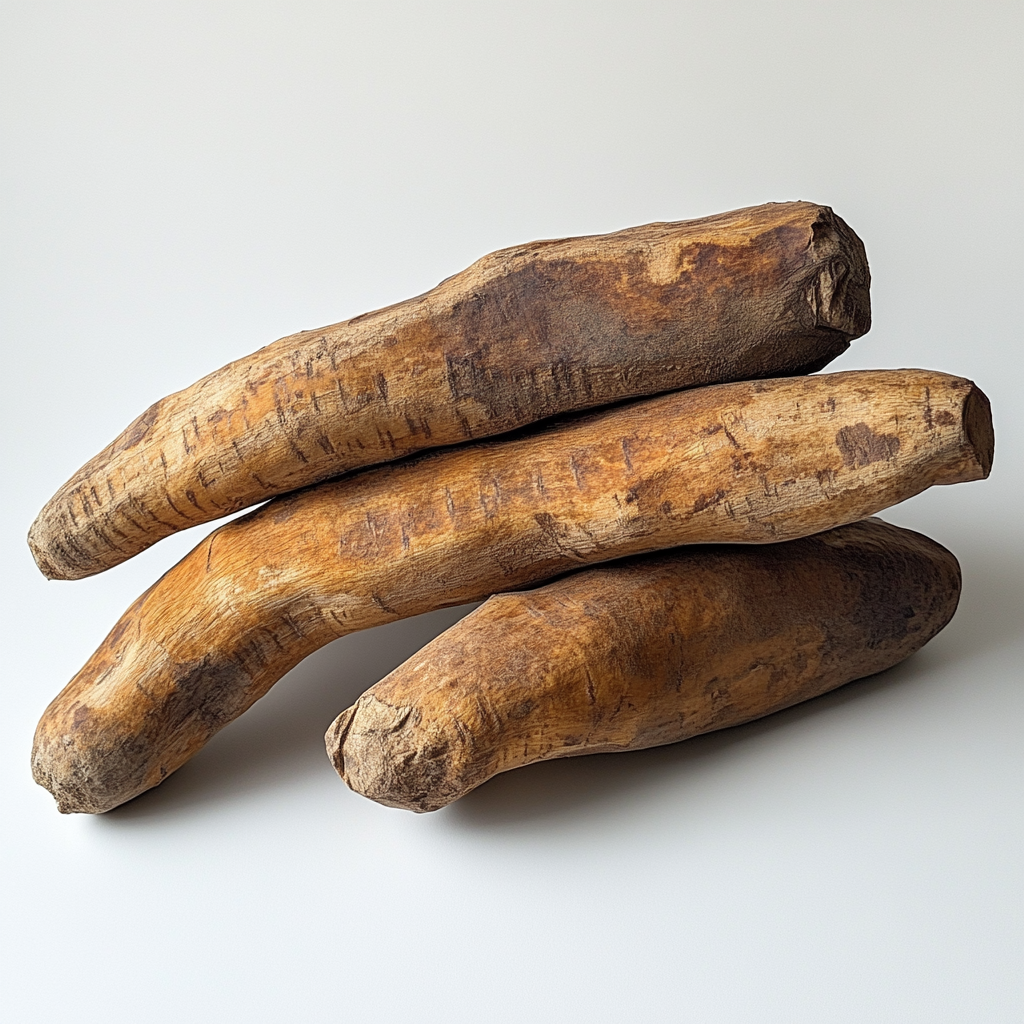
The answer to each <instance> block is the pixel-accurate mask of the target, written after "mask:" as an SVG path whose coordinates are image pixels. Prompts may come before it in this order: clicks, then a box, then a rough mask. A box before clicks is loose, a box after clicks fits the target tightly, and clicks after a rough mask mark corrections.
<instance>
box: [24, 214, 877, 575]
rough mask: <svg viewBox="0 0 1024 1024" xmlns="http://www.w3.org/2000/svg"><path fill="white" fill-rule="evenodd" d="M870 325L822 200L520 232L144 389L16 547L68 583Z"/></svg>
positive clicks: (847, 336) (778, 364) (778, 358)
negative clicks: (356, 484)
mask: <svg viewBox="0 0 1024 1024" xmlns="http://www.w3.org/2000/svg"><path fill="white" fill-rule="evenodd" d="M869 324H870V311H869V299H868V266H867V260H866V258H865V255H864V247H863V245H862V244H861V242H860V239H858V238H857V236H856V235H855V234H854V233H853V232H852V231H851V230H850V229H849V228H848V227H847V226H846V224H844V223H843V221H842V220H840V219H839V218H838V217H837V216H836V215H835V214H834V213H833V212H832V211H831V210H830V209H829V208H828V207H824V206H817V205H815V204H813V203H802V202H800V203H770V204H768V205H765V206H757V207H752V208H750V209H746V210H737V211H735V212H732V213H725V214H719V215H717V216H714V217H706V218H704V219H701V220H693V221H682V222H679V223H669V224H648V225H645V226H643V227H637V228H630V229H627V230H625V231H619V232H617V233H615V234H610V235H597V236H591V237H588V238H569V239H564V240H561V241H548V242H535V243H533V244H530V245H521V246H517V247H515V248H511V249H504V250H501V251H499V252H495V253H492V254H491V255H489V256H485V257H484V258H483V259H481V260H479V261H477V262H476V263H474V264H473V265H472V266H471V267H469V268H468V269H467V270H464V271H463V272H462V273H460V274H456V275H455V276H454V277H450V278H448V279H447V280H446V281H443V282H442V283H441V284H439V285H438V286H437V287H436V288H434V289H433V290H431V291H429V292H427V293H426V294H424V295H421V296H419V297H418V298H414V299H409V300H408V301H406V302H401V303H399V304H397V305H395V306H390V307H388V308H386V309H382V310H378V311H377V312H374V313H367V314H364V315H362V316H357V317H355V318H354V319H352V320H347V321H345V322H343V323H340V324H335V325H334V326H331V327H324V328H321V329H319V330H315V331H303V332H301V333H300V334H295V335H292V336H291V337H287V338H282V339H281V340H280V341H276V342H274V343H273V344H272V345H268V346H266V347H265V348H263V349H260V350H259V351H258V352H256V353H254V354H253V355H250V356H247V357H245V358H243V359H239V360H236V361H235V362H233V363H229V364H228V365H227V366H225V367H223V368H221V369H219V370H217V371H215V372H214V373H212V374H210V375H209V376H207V377H204V378H203V379H202V380H200V381H198V382H197V383H195V384H193V385H192V386H191V387H188V388H185V389H184V390H183V391H178V392H176V393H175V394H172V395H169V396H167V397H166V398H163V399H161V400H160V401H158V402H157V403H156V404H155V405H153V406H151V407H150V408H149V409H147V410H146V412H144V413H143V414H142V415H141V416H139V417H138V419H136V420H135V421H134V422H133V423H132V424H131V425H130V426H129V427H128V428H127V429H126V430H125V431H124V432H123V433H122V434H121V435H120V436H119V437H118V438H117V439H116V440H114V441H113V442H112V443H111V444H110V445H109V446H108V447H107V448H106V449H105V450H104V451H102V452H100V453H99V454H98V455H97V456H96V457H95V458H93V459H92V460H91V461H89V462H88V463H86V464H85V465H84V466H83V467H82V468H81V469H80V470H79V471H78V472H77V473H75V475H74V476H73V477H72V478H71V479H70V480H69V481H68V482H67V483H66V484H64V486H63V487H61V488H60V490H59V491H57V493H56V494H55V495H54V496H53V497H52V498H51V499H50V501H49V502H47V504H46V506H45V507H44V508H43V510H42V511H41V512H40V513H39V515H38V517H37V518H36V520H35V522H34V523H33V524H32V527H31V529H30V531H29V546H30V547H31V549H32V553H33V555H34V557H35V559H36V562H37V563H38V565H39V568H40V569H41V570H42V571H43V573H45V574H46V575H47V576H49V577H51V578H57V579H79V578H81V577H84V576H89V575H92V574H93V573H97V572H101V571H102V570H104V569H108V568H110V567H111V566H114V565H117V564H118V563H120V562H123V561H124V560H125V559H127V558H130V557H131V556H132V555H135V554H138V553H139V552H140V551H142V550H143V549H144V548H146V547H148V546H149V545H150V544H152V543H154V542H155V541H158V540H160V538H162V537H166V536H168V535H169V534H172V533H174V532H175V531H177V530H182V529H184V528H186V527H189V526H194V525H196V524H197V523H205V522H209V521H211V520H214V519H218V518H220V517H222V516H225V515H227V514H228V513H231V512H235V511H237V510H239V509H242V508H246V507H248V506H250V505H255V504H258V503H259V502H262V501H265V500H266V499H267V498H270V497H273V496H274V495H279V494H283V493H285V492H288V491H293V490H296V489H298V488H302V487H306V486H308V485H310V484H314V483H317V482H319V481H322V480H325V479H327V478H329V477H335V476H339V475H340V474H342V473H345V472H348V471H350V470H354V469H359V468H361V467H365V466H369V465H373V464H376V463H382V462H389V461H392V460H394V459H397V458H399V457H401V456H405V455H409V454H411V453H413V452H416V451H419V450H422V449H426V448H436V447H439V446H445V445H452V444H456V443H462V442H465V441H467V440H470V439H473V438H481V437H488V436H491V435H495V434H500V433H502V432H505V431H510V430H513V429H516V428H520V427H523V426H526V425H528V424H530V423H533V422H535V421H537V420H541V419H544V418H546V417H550V416H553V415H556V414H561V413H566V412H573V411H577V410H582V409H588V408H596V407H598V406H602V405H608V404H611V403H614V402H618V401H621V400H623V399H628V398H634V397H638V396H644V395H653V394H657V393H660V392H666V391H672V390H676V389H680V388H689V387H693V386H696V385H704V384H714V383H719V382H723V381H731V380H743V379H750V378H765V377H779V376H786V375H788V374H798V373H808V372H810V371H812V370H819V369H821V368H822V367H823V366H824V365H825V364H826V363H828V362H829V361H830V360H832V359H834V358H835V357H836V356H837V355H839V354H840V353H841V352H843V351H844V350H845V349H846V348H847V347H848V345H849V343H850V341H851V339H853V338H857V337H859V336H860V335H862V334H863V333H864V332H865V331H867V329H868V327H869Z"/></svg>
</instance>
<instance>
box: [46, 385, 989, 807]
mask: <svg viewBox="0 0 1024 1024" xmlns="http://www.w3.org/2000/svg"><path fill="white" fill-rule="evenodd" d="M992 446H993V436H992V424H991V418H990V413H989V409H988V402H987V400H986V399H985V396H984V395H983V394H982V393H981V392H980V391H979V390H978V389H977V388H976V387H975V386H974V385H973V384H972V383H971V382H970V381H968V380H964V379H963V378H961V377H951V376H949V375H948V374H942V373H936V372H932V371H928V370H877V371H855V372H849V373H837V374H828V375H822V376H817V377H793V378H786V379H782V380H773V381H757V382H746V383H740V384H720V385H716V386H714V387H709V388H700V389H696V390H693V391H682V392H677V393H675V394H671V395H665V396H662V397H659V398H651V399H646V400H643V401H639V402H635V403H633V404H632V405H628V406H620V407H618V408H615V409H609V410H604V411H602V412H598V413H592V414H590V415H588V416H586V417H583V418H580V419H576V420H572V421H568V422H564V423H558V424H553V425H550V426H548V427H546V428H543V429H537V430H535V431H534V432H532V433H530V434H528V435H526V436H522V437H518V438H515V439H509V440H506V441H496V442H487V443H477V444H474V445H468V446H466V447H464V448H456V449H452V450H449V451H445V452H439V453H435V454H432V455H426V456H420V457H419V458H417V459H414V460H409V461H407V462H402V463H397V464H392V465H389V466H383V467H378V468H376V469H371V470H366V471H365V472H363V473H361V474H359V475H358V476H353V477H349V478H346V479H344V480H339V481H336V482H332V483H326V484H321V485H320V486H318V487H314V488H311V489H310V490H308V491H303V492H300V493H298V494H295V495H291V496H288V497H285V498H280V499H277V500H275V501H272V502H270V503H269V504H268V505H266V506H265V507H264V508H261V509H258V510H256V511H255V512H252V513H250V514H249V515H248V516H246V517H243V518H241V519H237V520H235V521H233V522H231V523H228V524H226V525H225V526H223V527H221V528H220V529H219V530H217V531H215V532H214V533H213V534H211V536H210V537H209V538H208V539H207V540H206V541H204V542H203V543H202V544H200V545H199V546H198V547H197V548H196V549H195V550H193V551H192V552H191V553H190V554H189V555H187V556H186V557H185V558H184V559H182V561H181V562H179V563H178V564H177V565H176V566H175V567H174V568H173V569H171V570H170V572H168V573H167V574H166V575H165V576H164V577H163V578H162V579H161V580H160V581H159V582H158V583H157V584H156V585H155V586H153V587H151V588H150V589H149V590H148V591H147V592H146V593H145V594H143V595H142V597H140V598H139V599H138V601H136V602H135V604H134V605H132V607H131V608H129V609H128V611H127V612H126V613H125V614H124V615H123V616H122V618H121V620H120V622H118V624H117V625H116V626H115V628H114V630H113V631H112V632H111V634H110V635H109V636H108V637H107V639H106V640H105V641H104V643H103V644H102V645H101V646H100V648H99V650H97V652H96V653H95V654H94V655H93V656H92V658H91V659H90V660H89V662H88V663H87V664H86V665H85V667H84V668H83V669H82V670H81V672H80V673H79V674H78V675H77V676H76V677H75V678H74V679H73V680H72V681H71V682H70V683H69V684H68V686H67V687H65V689H64V691H63V692H62V693H61V694H60V695H59V696H58V697H57V698H56V700H54V702H53V703H52V704H51V705H50V707H49V708H48V709H47V710H46V712H45V714H44V715H43V718H42V721H41V722H40V723H39V727H38V729H37V731H36V744H35V749H34V752H33V766H34V772H35V777H36V779H37V781H39V782H40V783H41V784H42V785H44V786H46V787H47V788H48V789H49V790H50V791H51V792H52V793H53V794H54V795H55V796H56V798H57V802H58V805H59V806H60V808H61V810H64V811H104V810H108V809H109V808H111V807H114V806H116V805H117V804H119V803H123V802H124V801H125V800H128V799H130V798H131V797H133V796H136V795H137V794H139V793H141V792H142V791H143V790H146V789H149V788H150V787H151V786H155V785H157V783H159V782H161V781H162V780H163V779H164V778H165V777H166V776H167V774H168V773H169V772H172V771H174V770H175V769H176V768H178V767H180V766H181V765H182V764H183V763H184V762H185V761H186V760H187V759H188V758H189V757H191V756H192V755H193V754H194V753H195V752H196V751H197V750H199V748H200V747H202V746H203V744H204V743H206V741H207V740H208V739H209V738H210V737H211V736H212V735H213V734H214V733H215V732H216V731H217V730H218V729H220V728H221V727H223V726H224V725H226V724H227V723H228V722H230V721H231V720H232V719H234V718H236V717H237V716H238V715H240V714H241V713H242V712H243V711H244V710H245V709H246V708H247V707H249V705H251V704H252V703H253V701H255V700H256V699H257V698H259V697H261V696H262V695H263V694H264V693H266V692H267V690H268V689H269V688H270V687H271V686H272V685H273V684H274V683H275V682H276V681H277V680H278V679H280V678H281V676H282V675H284V673H285V672H287V671H288V670H289V669H290V668H292V667H293V666H294V665H296V664H297V663H298V662H299V661H300V660H301V659H302V658H304V657H305V656H306V655H308V654H310V653H312V651H314V650H315V649H317V648H318V647H321V646H323V645H324V644H325V643H327V642H329V641H330V640H333V639H335V638H336V637H339V636H342V635H344V634H346V633H350V632H353V631H355V630H358V629H364V628H366V627H368V626H374V625H377V624H379V623H383V622H389V621H392V620H394V619H398V618H402V617H404V616H409V615H416V614H418V613H420V612H425V611H428V610H430V609H432V608H440V607H444V606H449V605H456V604H462V603H464V602H467V601H473V600H480V599H482V598H485V597H487V596H488V595H490V594H493V593H496V592H499V591H503V590H510V589H516V588H519V587H523V586H527V585H529V584H532V583H537V582H539V581H541V580H543V579H548V578H550V577H552V576H555V575H559V574H561V573H563V572H566V571H567V570H570V569H574V568H578V567H579V566H582V565H586V564H590V563H596V562H603V561H608V560H611V559H614V558H620V557H624V556H627V555H631V554H640V553H643V552H648V551H654V550H657V549H659V548H667V547H675V546H676V545H680V544H706V543H716V542H740V543H755V544H757V543H768V542H773V541H782V540H789V539H792V538H795V537H800V536H806V535H808V534H812V533H818V532H820V531H821V530H826V529H830V528H832V527H834V526H837V525H842V524H843V523H847V522H852V521H854V520H857V519H862V518H863V517H864V516H866V515H871V514H873V513H875V512H877V511H879V510H880V509H883V508H885V507H887V506H889V505H892V504H895V503H896V502H898V501H901V500H903V499H904V498H908V497H910V496H911V495H913V494H917V493H918V492H919V491H922V490H924V489H925V488H926V487H928V486H930V485H932V484H948V483H956V482H958V481H963V480H976V479H979V478H981V477H984V476H986V475H987V474H988V471H989V467H990V465H991V459H992Z"/></svg>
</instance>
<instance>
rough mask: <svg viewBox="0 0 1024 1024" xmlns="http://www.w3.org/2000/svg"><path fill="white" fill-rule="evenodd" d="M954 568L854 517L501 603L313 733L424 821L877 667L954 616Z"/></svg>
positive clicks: (653, 560) (941, 551)
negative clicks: (528, 771) (520, 773)
mask: <svg viewBox="0 0 1024 1024" xmlns="http://www.w3.org/2000/svg"><path fill="white" fill-rule="evenodd" d="M959 597H960V567H959V565H958V564H957V561H956V559H955V558H954V557H953V555H952V554H950V552H948V551H947V550H946V549H945V548H943V547H941V546H940V545H938V544H936V543H935V542H934V541H931V540H929V539H928V538H926V537H922V536H921V535H920V534H917V533H912V532H911V531H909V530H901V529H899V528H897V527H895V526H890V525H888V524H886V523H883V522H882V521H881V520H878V519H866V520H864V521H862V522H859V523H854V524H852V525H850V526H842V527H840V528H839V529H836V530H830V531H828V532H827V533H823V534H818V535H817V536H814V537H807V538H804V539H802V540H792V541H787V542H786V543H784V544H773V545H768V546H763V547H751V546H747V547H736V546H734V547H697V548H683V549H678V550H676V551H673V552H672V553H670V554H659V555H647V556H642V557H640V558H634V559H629V560H626V561H624V562H617V563H614V564H612V565H606V566H599V567H596V568H593V569H586V570H583V571H582V572H578V573H574V574H573V575H571V576H569V577H567V578H565V579H561V580H558V581H557V582H555V583H549V584H548V585H547V586H544V587H541V588H540V589H538V590H531V591H528V592H526V593H518V594H501V595H498V596H497V597H492V598H491V599H490V600H489V601H487V603H486V604H484V605H482V606H481V607H480V608H478V609H477V610H476V611H474V612H472V613H471V614H470V615H468V616H467V617H466V618H464V619H463V620H462V621H461V622H458V623H456V625H454V626H452V627H451V629H449V630H447V631H446V632H445V633H442V634H441V636H439V637H437V639H435V640H433V641H432V642H431V643H429V644H427V646H426V647H424V648H423V650H421V651H420V652H419V653H418V654H416V655H414V656H413V657H412V658H410V659H409V660H408V661H407V662H405V664H403V665H401V666H399V667H398V668H397V669H395V671H394V672H392V673H391V674H390V675H389V676H387V677H385V678H384V679H382V680H381V681H380V682H379V683H377V685H376V686H373V687H371V688H370V689H369V690H368V691H367V692H366V693H364V694H363V696H362V697H360V698H359V700H358V701H357V702H356V703H355V704H354V705H353V706H352V707H351V708H349V709H348V710H347V711H345V712H343V713H342V714H341V715H339V716H338V719H337V720H336V721H335V722H334V724H333V725H332V726H331V728H330V729H328V731H327V737H326V740H327V752H328V754H329V755H330V757H331V760H332V761H333V763H334V767H335V768H336V769H337V771H338V774H339V775H341V777H342V778H343V779H344V780H345V782H346V783H348V785H349V786H350V787H351V788H352V789H354V790H355V791H356V792H357V793H362V794H363V796H367V797H369V798H370V799H371V800H376V801H377V802H378V803H382V804H387V805H389V806H391V807H402V808H406V809H408V810H411V811H435V810H437V809H438V808H439V807H444V806H445V805H446V804H449V803H451V802H452V801H453V800H457V799H459V797H461V796H465V795H466V793H468V792H469V791H470V790H472V789H475V788H476V787H477V786H479V785H480V784H481V783H483V782H486V781H487V780H488V779H490V778H491V777H493V776H494V775H497V774H498V773H499V772H505V771H509V770H510V769H512V768H518V767H520V766H522V765H526V764H532V763H533V762H534V761H544V760H548V759H550V758H555V757H573V756H575V755H577V754H593V753H599V752H607V751H615V750H638V749H641V748H643V747H654V746H659V745H661V744H664V743H675V742H677V741H678V740H684V739H689V738H690V737H691V736H697V735H699V734H700V733H705V732H711V731H713V730H715V729H724V728H727V727H728V726H731V725H739V724H741V723H743V722H749V721H751V720H752V719H755V718H760V717H762V716H763V715H769V714H771V713H772V712H773V711H779V710H781V709H782V708H786V707H789V706H790V705H792V704H796V703H798V702H800V701H803V700H807V699H808V698H810V697H816V696H818V695H819V694H822V693H825V692H826V691H827V690H832V689H834V688H835V687H837V686H842V685H843V684H844V683H848V682H850V681H851V680H853V679H859V678H860V677H862V676H867V675H872V674H873V673H875V672H881V671H882V670H883V669H887V668H889V667H891V666H892V665H895V664H896V663H897V662H899V661H902V660H903V659H904V658H906V657H908V656H909V655H911V654H913V653H914V652H915V651H916V650H918V649H919V648H920V647H922V646H923V645H924V644H926V643H927V642H928V641H929V640H930V639H931V638H932V637H933V636H935V634H936V633H938V632H939V630H940V629H942V628H943V626H945V625H946V623H947V622H949V620H950V619H951V618H952V616H953V612H954V611H955V610H956V605H957V601H958V600H959Z"/></svg>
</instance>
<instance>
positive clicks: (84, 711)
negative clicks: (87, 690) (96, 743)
mask: <svg viewBox="0 0 1024 1024" xmlns="http://www.w3.org/2000/svg"><path fill="white" fill-rule="evenodd" d="M88 717H89V709H88V708H87V707H86V706H85V705H84V704H79V705H78V707H77V708H75V714H74V717H73V718H72V719H71V725H72V727H73V728H75V729H80V728H81V727H82V724H83V723H84V722H85V720H86V719H87V718H88Z"/></svg>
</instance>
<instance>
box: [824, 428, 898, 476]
mask: <svg viewBox="0 0 1024 1024" xmlns="http://www.w3.org/2000/svg"><path fill="white" fill-rule="evenodd" d="M836 447H837V448H838V449H839V452H840V454H841V455H842V456H843V464H844V465H845V466H846V467H847V469H855V468H860V467H862V466H870V465H871V463H872V462H883V461H885V460H886V459H891V458H893V457H894V456H895V455H896V453H897V452H898V451H899V450H900V439H899V438H898V437H897V436H896V435H895V434H876V433H875V432H874V431H873V430H872V429H871V428H870V427H869V426H868V425H867V424H866V423H855V424H853V426H849V427H843V428H842V430H840V431H839V433H837V434H836Z"/></svg>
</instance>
